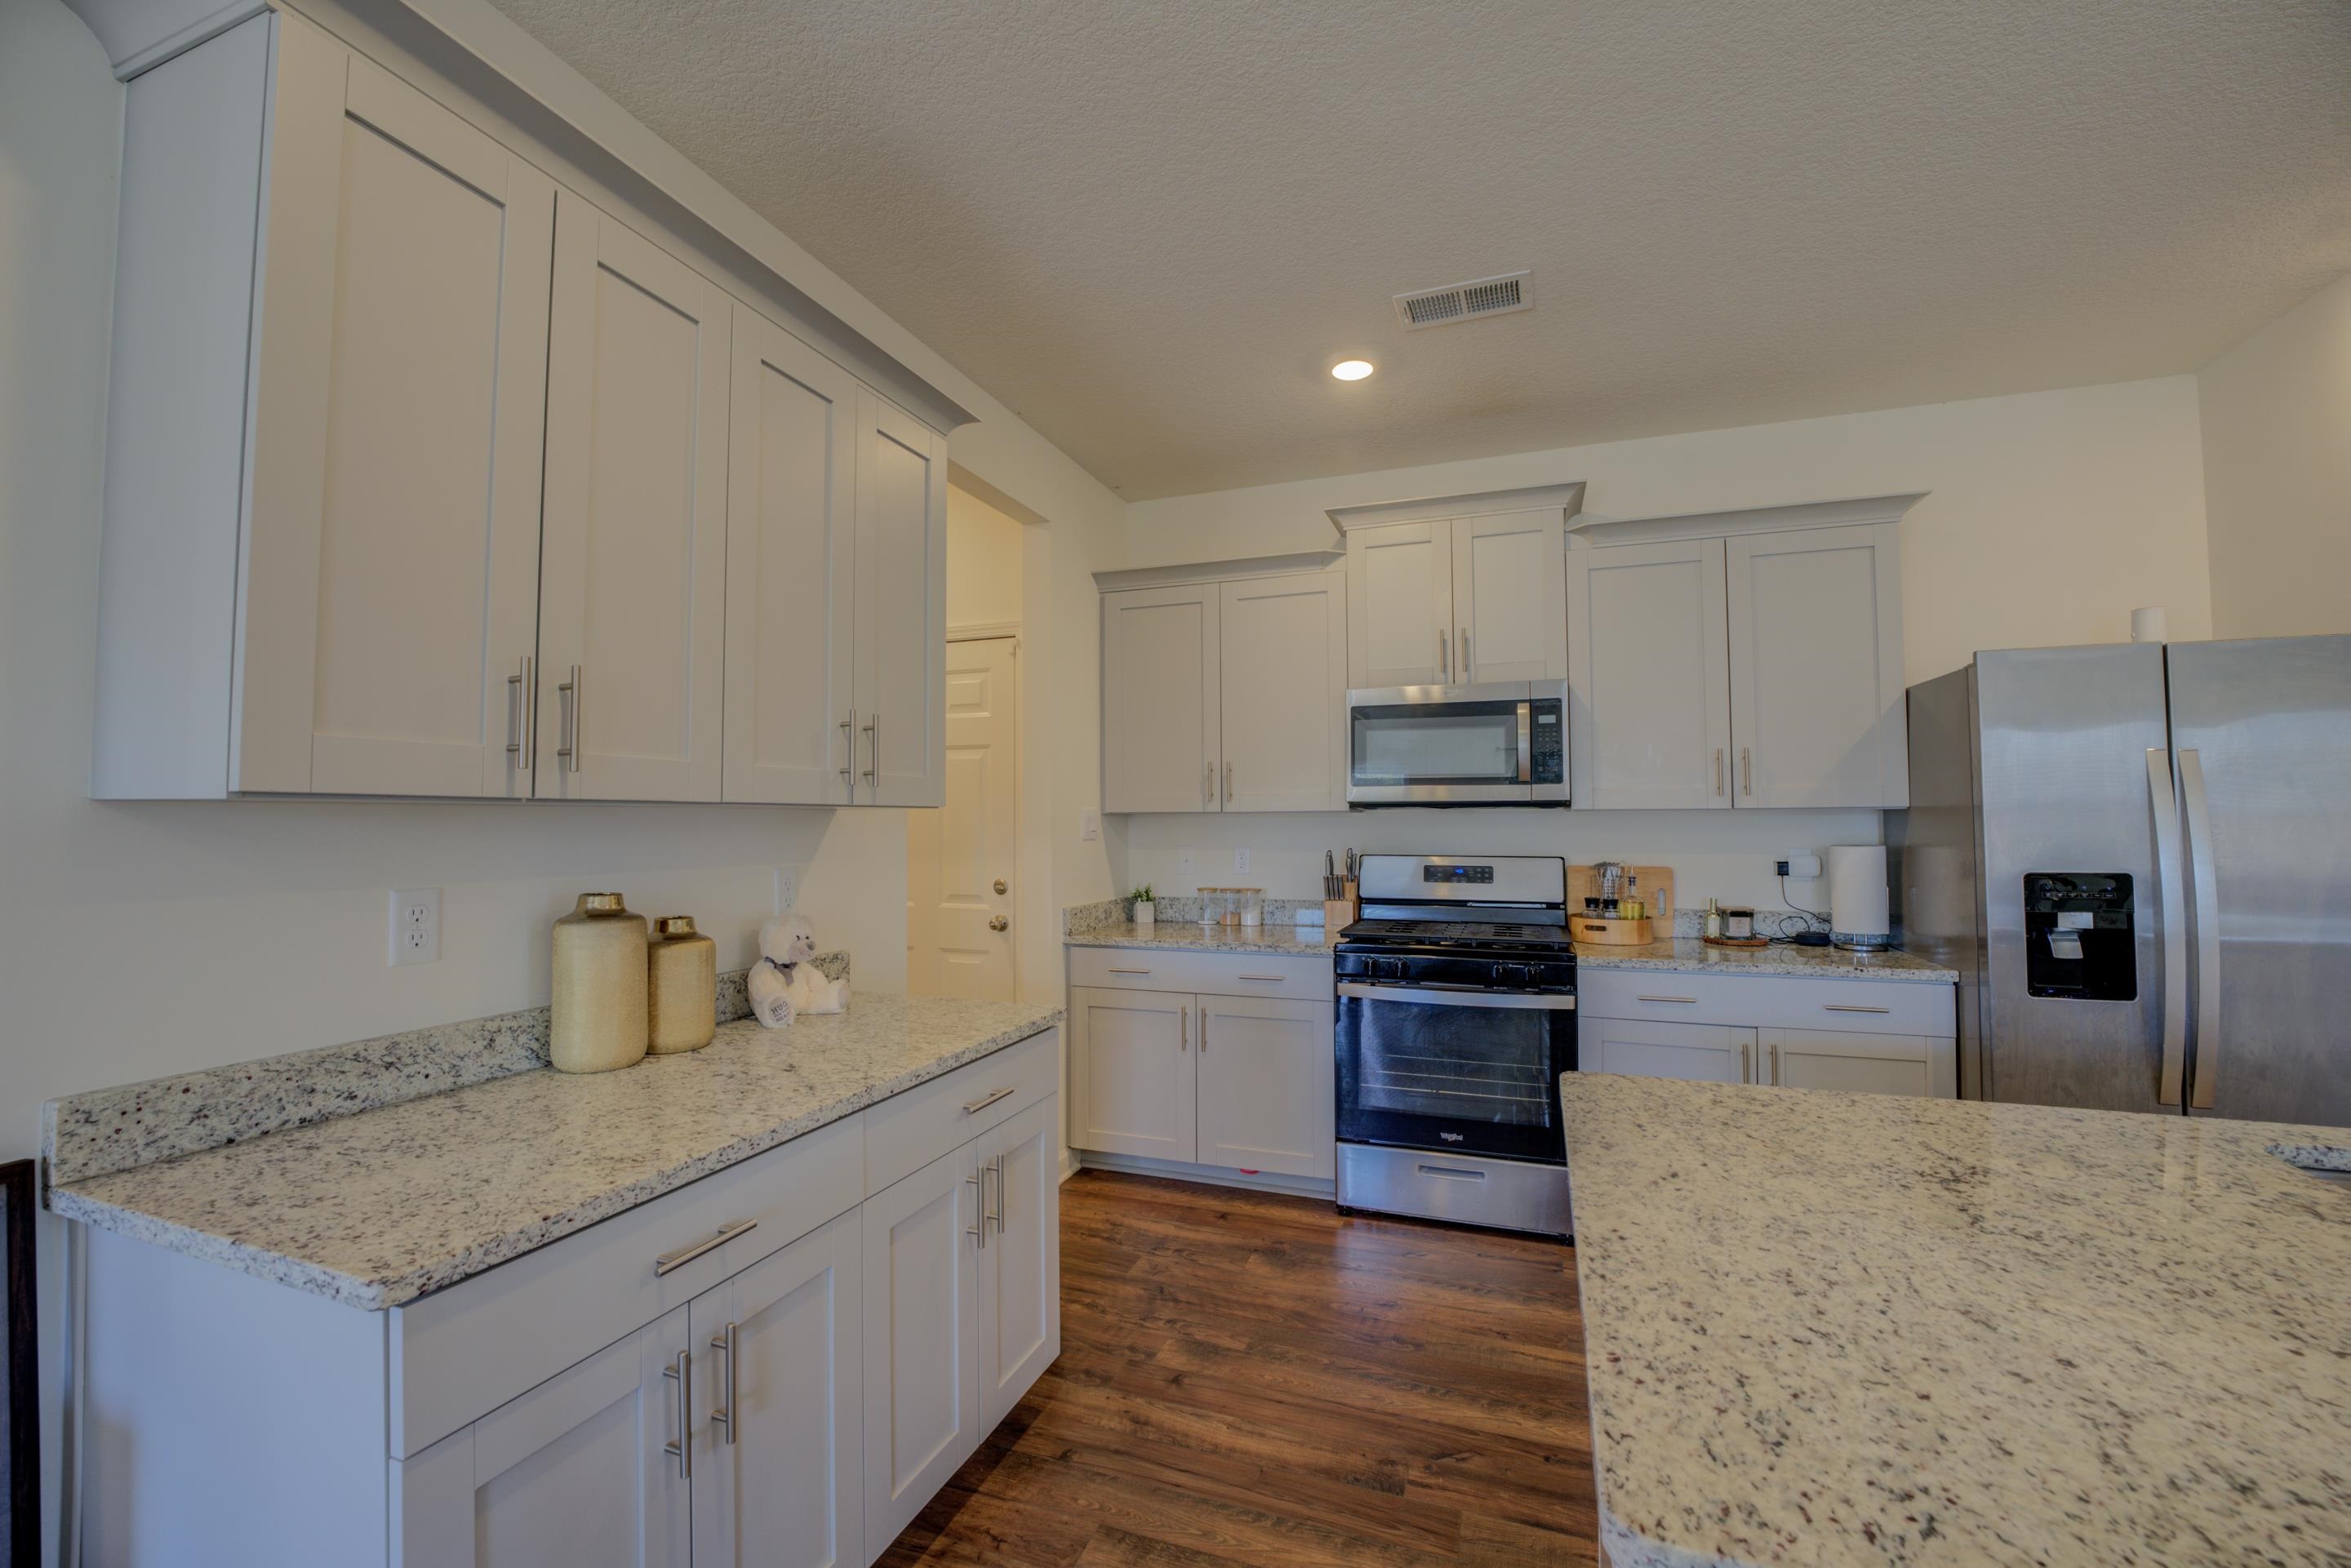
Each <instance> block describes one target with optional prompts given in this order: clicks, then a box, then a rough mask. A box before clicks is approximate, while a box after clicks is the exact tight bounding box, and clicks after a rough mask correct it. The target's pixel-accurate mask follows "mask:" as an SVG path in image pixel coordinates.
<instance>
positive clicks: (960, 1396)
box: [863, 1145, 986, 1542]
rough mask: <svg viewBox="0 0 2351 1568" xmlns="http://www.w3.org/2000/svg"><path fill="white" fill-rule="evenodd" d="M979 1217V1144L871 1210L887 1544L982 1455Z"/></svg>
mask: <svg viewBox="0 0 2351 1568" xmlns="http://www.w3.org/2000/svg"><path fill="white" fill-rule="evenodd" d="M980 1212H981V1211H980V1192H979V1162H978V1160H977V1158H976V1157H975V1155H974V1154H973V1150H972V1147H971V1145H965V1146H964V1147H962V1148H959V1149H957V1150H956V1151H955V1152H954V1153H953V1154H950V1155H945V1156H943V1157H941V1158H939V1159H936V1160H934V1161H932V1162H931V1163H930V1164H929V1165H927V1166H924V1167H923V1168H922V1169H921V1170H918V1171H916V1172H915V1173H914V1175H913V1176H907V1177H905V1178H904V1180H902V1181H900V1182H899V1183H898V1184H897V1185H896V1186H893V1187H891V1188H890V1189H889V1190H888V1191H886V1192H883V1193H880V1194H878V1195H876V1196H875V1197H870V1198H868V1199H866V1202H865V1212H864V1221H863V1224H864V1231H865V1277H866V1279H867V1280H868V1281H870V1282H871V1283H872V1300H871V1302H870V1311H871V1316H872V1322H871V1323H870V1325H869V1326H870V1329H871V1331H872V1332H871V1333H868V1334H867V1336H866V1340H865V1465H864V1472H865V1525H866V1529H867V1531H868V1532H869V1533H870V1534H871V1535H872V1538H873V1539H874V1540H875V1541H877V1542H887V1541H889V1540H890V1539H891V1538H892V1537H893V1536H894V1535H896V1534H897V1533H898V1531H901V1530H904V1528H905V1527H906V1524H907V1522H908V1521H910V1520H912V1519H913V1518H914V1515H915V1514H916V1513H917V1512H919V1511H921V1509H922V1506H923V1504H924V1503H925V1502H927V1501H929V1500H930V1498H931V1494H932V1493H933V1492H935V1491H937V1490H939V1488H940V1487H942V1486H944V1485H946V1479H947V1478H948V1477H949V1476H951V1475H953V1474H955V1471H956V1466H957V1465H960V1464H962V1463H963V1461H964V1459H965V1458H966V1457H967V1455H969V1454H970V1453H971V1451H972V1450H973V1449H974V1448H977V1447H978V1446H979V1439H980V1436H981V1433H982V1431H983V1428H982V1427H981V1426H980V1417H979V1243H980V1241H981V1240H982V1239H984V1237H985V1235H986V1231H985V1228H984V1227H983V1226H982V1225H981V1223H980Z"/></svg>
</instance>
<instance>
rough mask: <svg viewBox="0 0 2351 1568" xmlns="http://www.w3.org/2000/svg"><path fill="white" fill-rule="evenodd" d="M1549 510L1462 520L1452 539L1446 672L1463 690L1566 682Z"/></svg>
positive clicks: (1557, 539)
mask: <svg viewBox="0 0 2351 1568" xmlns="http://www.w3.org/2000/svg"><path fill="white" fill-rule="evenodd" d="M1564 525H1565V519H1564V518H1563V517H1562V515H1561V512H1560V509H1559V508H1558V507H1549V508H1546V509H1543V510H1540V511H1531V512H1506V513H1502V514H1500V515H1498V516H1495V517H1462V518H1458V519H1457V520H1456V521H1454V522H1453V523H1451V524H1450V525H1448V527H1449V528H1451V530H1452V534H1453V573H1452V577H1453V653H1454V662H1453V667H1454V669H1455V670H1456V671H1458V676H1457V677H1456V678H1457V679H1458V680H1459V682H1460V683H1461V684H1462V685H1477V684H1478V683H1479V682H1481V681H1561V680H1565V679H1566V678H1567V595H1566V592H1565V590H1564V588H1563V586H1562V572H1563V570H1565V568H1564V566H1563V564H1562V561H1561V559H1560V551H1561V549H1562V543H1563V539H1562V528H1564Z"/></svg>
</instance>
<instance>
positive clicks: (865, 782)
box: [852, 392, 947, 806]
mask: <svg viewBox="0 0 2351 1568" xmlns="http://www.w3.org/2000/svg"><path fill="white" fill-rule="evenodd" d="M858 407H859V409H860V411H861V414H860V423H859V426H858V442H857V568H856V577H857V617H856V622H857V624H856V643H857V654H856V659H855V668H854V670H853V672H852V681H853V684H854V691H855V696H854V704H855V706H856V708H857V735H856V738H857V740H858V741H859V742H860V743H862V746H863V747H864V757H863V758H862V761H860V762H859V763H858V765H857V774H856V781H857V783H858V784H859V785H860V786H861V787H862V791H863V792H862V794H860V795H859V796H858V799H859V800H862V801H863V802H865V803H866V804H869V805H881V806H935V805H937V804H938V803H939V801H940V800H941V798H942V795H943V793H944V784H945V779H944V771H945V768H946V726H945V724H944V723H943V722H942V721H943V718H944V715H943V714H942V712H941V701H942V697H943V694H944V691H945V687H946V681H945V679H944V671H943V665H944V664H945V661H946V637H947V579H946V537H947V536H946V517H947V453H946V441H945V440H944V439H943V438H941V437H940V436H939V435H938V434H937V433H935V431H933V430H932V429H931V428H930V427H929V426H928V425H926V424H925V423H922V422H921V421H920V420H918V419H915V418H914V416H913V415H911V414H909V413H905V412H904V411H903V410H901V409H899V408H897V407H895V406H894V405H893V404H891V403H889V402H884V401H883V399H881V398H880V397H877V396H875V395H874V394H873V393H872V392H862V393H861V394H860V396H859V399H858Z"/></svg>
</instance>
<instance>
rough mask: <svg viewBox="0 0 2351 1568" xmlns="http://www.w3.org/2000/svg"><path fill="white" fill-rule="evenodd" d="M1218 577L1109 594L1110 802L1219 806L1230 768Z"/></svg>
mask: <svg viewBox="0 0 2351 1568" xmlns="http://www.w3.org/2000/svg"><path fill="white" fill-rule="evenodd" d="M1221 602H1222V597H1221V595H1220V594H1219V593H1218V591H1217V584H1216V583H1213V582H1207V583H1187V584H1185V585H1182V586H1180V587H1175V588H1138V589H1129V590H1126V591H1123V592H1117V593H1105V594H1103V595H1102V810H1105V811H1213V810H1216V809H1217V801H1218V800H1220V799H1221V791H1222V789H1223V777H1222V771H1221V768H1220V767H1219V764H1220V762H1221V761H1222V758H1221V757H1220V755H1219V752H1218V747H1219V745H1220V744H1221V742H1220V738H1219V725H1220V722H1221V716H1220V713H1219V708H1220V706H1221V702H1222V696H1223V691H1222V685H1221V681H1222V677H1221V674H1220V669H1221V664H1220V661H1219V659H1218V657H1217V635H1218V633H1217V612H1218V609H1219V606H1220V604H1221Z"/></svg>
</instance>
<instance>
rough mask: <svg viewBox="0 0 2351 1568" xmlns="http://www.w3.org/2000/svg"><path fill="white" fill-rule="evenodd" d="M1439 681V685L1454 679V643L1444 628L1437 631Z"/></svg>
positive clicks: (1440, 627)
mask: <svg viewBox="0 0 2351 1568" xmlns="http://www.w3.org/2000/svg"><path fill="white" fill-rule="evenodd" d="M1452 679H1453V643H1452V641H1451V640H1450V639H1449V638H1447V636H1446V635H1445V628H1444V627H1442V626H1439V627H1438V628H1437V681H1438V682H1439V684H1443V683H1445V682H1448V681H1450V680H1452Z"/></svg>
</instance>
